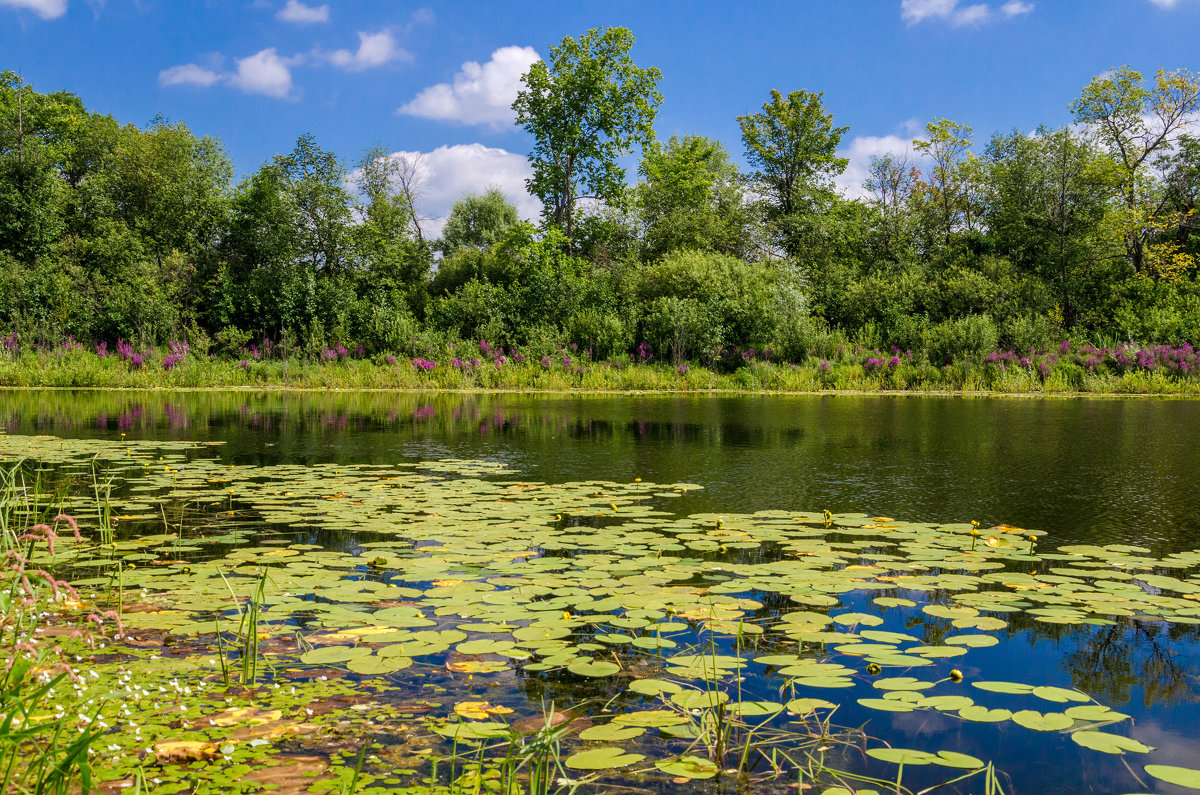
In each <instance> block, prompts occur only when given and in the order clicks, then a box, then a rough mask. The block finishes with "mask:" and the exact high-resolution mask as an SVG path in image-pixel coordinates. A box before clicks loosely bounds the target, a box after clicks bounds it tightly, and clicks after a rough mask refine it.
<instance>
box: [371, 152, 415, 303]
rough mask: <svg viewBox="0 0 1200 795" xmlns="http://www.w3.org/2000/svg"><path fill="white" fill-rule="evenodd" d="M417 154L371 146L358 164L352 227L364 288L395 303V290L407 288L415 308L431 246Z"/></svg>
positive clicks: (385, 300) (375, 296)
mask: <svg viewBox="0 0 1200 795" xmlns="http://www.w3.org/2000/svg"><path fill="white" fill-rule="evenodd" d="M422 174H423V169H422V167H421V161H420V159H419V156H416V157H412V156H409V155H407V154H405V153H390V152H388V151H387V149H386V148H384V147H382V146H375V147H372V148H370V149H368V150H367V152H366V153H365V154H364V155H363V157H362V160H360V161H359V165H358V168H357V169H356V170H355V172H354V175H355V180H354V183H355V185H356V186H357V188H358V194H359V195H358V202H357V205H356V211H357V214H358V217H359V222H358V223H357V224H355V225H354V227H353V229H352V236H353V238H354V242H355V249H356V251H357V253H358V264H359V271H360V275H363V276H364V277H365V279H366V282H365V284H364V289H363V290H361V291H360V292H365V293H367V294H371V295H372V296H373V297H374V299H375V302H376V303H377V304H395V303H403V301H401V302H397V301H396V299H395V297H394V296H391V295H387V294H388V293H391V292H402V293H404V294H405V296H406V297H405V299H403V300H404V301H407V304H408V306H409V307H411V308H414V309H415V308H419V307H420V306H421V305H422V304H423V303H424V295H425V280H426V277H427V276H428V274H429V264H430V259H431V249H430V246H429V244H428V243H427V242H426V240H425V234H424V230H423V229H422V228H421V221H422V219H421V216H420V214H419V212H418V211H417V200H418V198H419V197H420V195H421V189H422Z"/></svg>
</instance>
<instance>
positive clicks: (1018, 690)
mask: <svg viewBox="0 0 1200 795" xmlns="http://www.w3.org/2000/svg"><path fill="white" fill-rule="evenodd" d="M971 686H972V687H977V688H979V689H980V690H987V691H989V692H991V693H1008V694H1010V695H1019V696H1024V695H1028V694H1030V693H1032V692H1033V685H1025V684H1021V683H1020V682H972V683H971Z"/></svg>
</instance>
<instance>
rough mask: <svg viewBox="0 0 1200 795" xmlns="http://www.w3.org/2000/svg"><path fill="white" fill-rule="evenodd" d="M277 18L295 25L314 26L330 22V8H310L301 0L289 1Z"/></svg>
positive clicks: (326, 6) (280, 10)
mask: <svg viewBox="0 0 1200 795" xmlns="http://www.w3.org/2000/svg"><path fill="white" fill-rule="evenodd" d="M275 18H276V19H279V20H282V21H284V22H291V23H292V24H293V25H312V24H314V23H319V22H328V21H329V6H328V5H319V6H308V5H305V4H304V3H302V2H300V0H287V5H285V6H284V7H283V8H281V9H279V11H278V12H277V13H276V14H275Z"/></svg>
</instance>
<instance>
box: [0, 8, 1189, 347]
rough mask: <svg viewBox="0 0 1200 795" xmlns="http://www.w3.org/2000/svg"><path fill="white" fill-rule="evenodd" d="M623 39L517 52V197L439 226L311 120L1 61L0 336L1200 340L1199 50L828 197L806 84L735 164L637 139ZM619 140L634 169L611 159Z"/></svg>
mask: <svg viewBox="0 0 1200 795" xmlns="http://www.w3.org/2000/svg"><path fill="white" fill-rule="evenodd" d="M632 43H633V39H632V36H631V35H630V34H629V32H628V31H625V30H623V29H620V28H614V29H601V30H594V31H590V32H588V33H587V34H585V35H584V36H581V37H579V38H578V39H572V38H566V39H564V40H563V42H562V43H561V44H560V45H559V46H557V47H553V48H551V58H550V59H548V60H547V61H546V62H544V63H538V64H535V65H534V67H533V68H532V69H531V70H530V72H529V74H527V75H526V76H525V88H524V90H523V91H522V92H521V94H520V96H519V97H518V99H517V102H516V103H515V105H514V109H515V110H516V113H517V119H518V123H520V124H521V125H522V126H523V127H524V128H525V129H526V130H527V131H528V132H529V133H530V134H531V136H532V138H533V140H534V142H535V143H534V147H533V151H532V152H531V154H530V162H531V164H532V166H533V170H534V177H533V178H532V179H531V180H530V183H529V189H530V192H531V193H533V194H534V195H536V196H538V197H539V198H541V199H542V201H543V204H544V207H545V212H544V213H543V216H542V219H541V222H540V224H537V225H535V224H531V223H527V222H521V221H519V219H518V215H517V211H516V209H515V207H514V206H513V205H512V204H511V203H510V202H509V201H508V200H507V199H506V198H505V197H504V196H503V194H501V193H500V192H499V191H498V190H495V189H491V190H488V186H486V185H481V186H480V192H479V193H477V194H472V195H468V196H464V197H463V198H462V199H460V200H459V201H458V202H457V203H455V205H454V207H453V209H452V211H451V212H450V215H449V217H448V218H447V219H446V223H445V225H444V231H443V233H442V235H441V236H440V237H439V238H437V239H434V238H432V237H431V236H430V235H429V224H428V222H427V220H426V219H424V218H422V216H421V213H420V210H419V197H420V192H421V185H420V174H421V172H420V168H419V164H417V163H414V162H412V161H408V160H404V159H401V158H399V157H395V156H391V155H389V154H388V153H387V150H385V149H382V148H376V149H372V150H370V151H368V152H366V153H365V154H364V155H363V156H362V157H361V158H360V159H359V160H358V161H357V162H355V163H353V164H352V165H348V164H347V163H346V162H344V161H343V160H341V159H340V158H339V157H337V156H336V155H334V154H333V153H331V152H328V151H325V150H324V149H322V148H321V147H320V146H319V145H318V143H317V142H316V141H315V140H314V139H313V138H312V137H311V136H308V135H306V136H302V137H301V138H300V139H299V140H298V141H297V143H296V146H295V148H294V149H293V150H292V151H291V152H290V153H287V154H284V155H280V156H277V157H275V158H273V159H272V160H270V161H269V162H267V163H265V164H263V165H262V166H261V167H260V168H259V169H258V170H257V171H255V172H254V173H253V174H251V175H249V176H248V177H245V178H244V179H241V180H237V181H235V180H234V177H233V175H234V169H233V166H232V164H231V163H230V160H229V158H228V156H227V155H226V153H225V152H224V150H223V149H222V146H221V144H220V142H219V141H217V140H216V139H214V138H211V137H207V136H203V137H198V136H196V135H194V134H193V133H192V132H191V131H190V130H189V129H188V127H187V126H186V125H185V124H183V123H181V122H174V121H170V120H167V119H161V118H157V119H154V120H153V121H151V123H150V124H149V125H148V126H146V127H145V128H138V127H135V126H133V125H128V124H126V125H122V124H119V123H118V122H117V121H116V120H114V119H113V118H111V117H110V116H106V115H103V114H99V113H95V112H92V111H89V110H87V108H86V107H85V106H84V104H83V103H82V101H81V100H80V99H79V98H77V97H75V96H73V95H72V94H69V93H66V92H54V93H39V92H38V91H36V90H34V88H33V87H31V86H29V85H25V84H23V83H22V81H21V80H20V78H19V77H18V76H17V75H16V74H14V73H13V72H11V71H8V72H3V73H2V74H0V329H3V331H2V335H5V336H6V340H5V341H4V345H3V347H7V348H8V349H10V350H16V349H27V348H30V347H33V346H46V347H55V346H60V345H62V344H63V343H64V342H67V341H68V340H74V341H76V342H79V343H84V344H86V345H89V346H91V345H96V344H99V343H106V344H107V345H109V346H114V347H115V345H116V343H117V341H118V340H122V341H124V343H126V344H132V345H134V346H135V347H138V346H151V345H158V346H163V345H166V344H168V343H170V342H175V343H179V344H182V343H183V342H184V341H185V340H186V341H187V342H188V343H189V344H190V350H192V351H201V352H208V351H210V350H211V351H212V352H214V353H216V352H227V353H229V354H231V355H235V356H239V358H240V355H241V354H240V352H242V351H245V350H248V349H249V346H250V345H252V344H253V345H255V346H257V347H255V348H254V350H255V351H261V350H262V348H263V340H267V341H269V346H268V349H269V350H271V351H276V352H278V353H280V354H283V355H303V356H310V357H313V358H314V359H316V358H319V357H320V356H321V355H322V353H327V352H328V351H330V350H340V351H348V352H354V351H359V352H360V353H362V354H364V355H370V354H377V355H379V356H384V355H387V354H400V355H416V354H419V353H421V352H424V351H428V350H432V349H437V350H446V349H447V348H446V346H447V345H448V344H450V343H452V342H454V341H458V340H462V341H472V343H473V344H477V343H478V341H479V340H486V341H488V343H489V344H490V345H491V346H494V347H502V348H507V349H509V350H512V349H517V350H520V351H522V352H524V353H525V354H526V355H528V356H531V357H540V356H543V355H548V354H549V353H550V352H551V351H558V350H559V349H560V348H561V349H562V350H570V349H572V348H573V350H575V351H578V352H579V353H578V354H576V355H579V356H589V357H590V358H591V359H592V360H594V361H604V360H617V359H620V360H622V361H630V360H632V361H639V360H640V361H651V360H653V361H670V362H672V363H674V364H681V363H682V362H685V361H690V362H693V363H702V364H705V365H708V366H710V367H718V368H719V367H723V366H724V367H736V366H739V365H740V364H741V363H743V362H744V361H746V360H747V359H748V358H753V357H755V356H758V357H762V356H764V355H766V356H769V357H771V358H774V359H777V360H781V361H796V362H799V361H804V360H806V359H809V358H815V359H830V358H835V357H837V356H838V355H839V352H844V351H846V350H849V349H853V348H856V347H857V348H865V349H878V350H888V349H891V348H895V349H896V352H897V353H900V352H907V356H908V357H910V358H911V357H916V358H918V359H921V360H923V361H926V362H928V363H931V364H934V365H941V364H944V363H948V362H950V361H954V360H956V359H975V360H982V359H983V357H985V356H986V355H987V354H990V353H994V352H997V351H1005V350H1015V351H1017V352H1018V353H1019V354H1021V355H1025V354H1026V353H1027V352H1028V350H1029V349H1030V348H1031V347H1032V348H1035V349H1039V350H1043V351H1045V350H1049V349H1051V348H1054V347H1057V345H1058V343H1059V342H1061V341H1062V340H1063V339H1071V340H1075V341H1085V340H1086V341H1090V342H1093V343H1096V344H1098V345H1101V346H1103V345H1114V344H1118V343H1124V342H1137V343H1175V344H1181V343H1200V284H1198V283H1197V278H1196V277H1197V265H1198V263H1200V234H1198V233H1197V227H1198V226H1200V216H1197V213H1196V207H1197V199H1198V198H1200V138H1197V137H1193V136H1191V135H1189V134H1188V131H1187V127H1186V124H1187V122H1188V121H1189V119H1192V118H1194V117H1195V114H1196V113H1197V111H1200V79H1198V78H1197V77H1196V76H1195V75H1192V74H1190V73H1186V72H1182V71H1181V72H1174V73H1167V72H1160V73H1159V74H1157V75H1156V76H1154V77H1152V78H1150V79H1149V80H1146V79H1143V76H1142V75H1140V74H1138V73H1137V72H1135V71H1133V70H1131V69H1128V68H1122V69H1116V70H1113V71H1112V72H1110V73H1107V74H1105V75H1102V76H1098V77H1096V78H1095V79H1093V80H1092V82H1091V83H1090V84H1089V85H1088V86H1086V87H1085V88H1084V89H1083V91H1082V93H1081V95H1080V97H1078V98H1077V99H1076V100H1075V102H1074V103H1073V104H1072V110H1073V113H1074V116H1075V122H1076V123H1075V124H1074V125H1073V126H1071V127H1066V128H1060V129H1048V128H1043V129H1039V130H1038V131H1036V132H1034V133H1031V134H1027V133H1023V132H1017V131H1014V132H1001V133H996V134H994V135H993V136H992V137H991V138H990V140H987V141H976V140H975V138H974V135H973V131H972V129H971V128H970V127H968V126H966V125H963V124H960V123H956V122H953V121H950V120H946V119H940V120H936V121H933V122H931V123H930V124H929V125H928V126H927V128H926V133H925V135H923V136H922V137H921V138H920V139H918V140H916V141H914V142H913V154H912V156H910V157H901V156H883V157H878V158H875V159H874V160H873V162H872V163H871V166H870V176H869V178H868V179H867V181H866V184H865V185H864V188H865V191H864V194H865V195H864V197H863V198H847V196H846V195H844V194H843V193H842V192H839V191H838V190H837V189H835V180H836V179H837V178H838V177H839V176H840V175H841V174H842V173H843V172H844V170H845V168H846V166H847V162H846V160H845V159H842V158H840V157H839V156H838V151H839V149H840V148H841V142H842V139H843V137H844V136H845V134H846V133H847V128H845V127H837V126H836V125H835V124H834V121H833V116H832V114H831V113H830V112H829V111H827V110H826V108H825V105H824V98H823V96H822V95H821V94H819V93H812V92H807V91H794V92H791V93H790V94H786V95H785V94H782V93H780V92H777V91H776V92H771V95H770V97H769V99H768V100H767V102H766V103H764V104H763V105H762V109H761V110H760V111H758V112H755V113H750V114H747V115H746V116H742V117H739V119H738V121H739V124H740V126H741V131H742V141H741V144H742V146H743V147H744V151H745V161H746V162H747V163H748V164H749V169H748V170H746V171H743V170H741V169H739V167H738V166H737V164H735V163H734V162H733V160H732V159H731V157H730V154H729V151H728V149H727V148H726V147H725V145H724V144H722V143H721V142H720V141H716V140H713V139H710V138H706V137H704V136H699V135H684V136H672V137H671V138H670V139H669V140H667V141H660V140H658V139H656V137H655V135H654V129H653V120H654V115H655V110H656V108H657V106H658V104H659V103H660V102H661V96H660V95H659V94H658V91H657V84H658V80H659V77H660V76H659V73H658V71H657V70H655V69H642V68H639V67H637V66H636V65H635V64H634V63H633V61H632V60H631V59H630V56H629V52H630V48H631V47H632ZM598 74H599V75H601V76H602V77H601V78H599V79H597V77H596V75H598ZM638 149H640V151H641V153H642V157H641V162H640V166H639V169H638V174H637V178H636V180H635V184H634V185H633V186H632V187H630V186H629V185H628V183H629V181H630V180H629V179H627V176H626V174H625V173H624V172H623V171H622V169H620V168H619V167H618V166H617V161H618V158H619V157H620V156H621V155H622V154H623V153H625V152H628V151H634V150H638ZM764 352H769V353H764ZM747 354H749V356H747ZM888 355H889V356H891V355H892V354H891V353H889V354H888Z"/></svg>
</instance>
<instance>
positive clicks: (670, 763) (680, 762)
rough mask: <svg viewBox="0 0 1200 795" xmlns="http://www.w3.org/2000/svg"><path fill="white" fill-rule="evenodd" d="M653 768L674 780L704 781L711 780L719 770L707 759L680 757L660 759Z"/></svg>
mask: <svg viewBox="0 0 1200 795" xmlns="http://www.w3.org/2000/svg"><path fill="white" fill-rule="evenodd" d="M654 766H655V767H657V768H658V769H659V770H661V771H662V772H663V773H666V774H667V775H669V776H674V777H676V778H692V779H705V778H712V777H713V776H715V775H717V773H719V772H721V769H720V768H719V767H717V766H716V765H715V764H713V763H712V762H710V761H708V760H707V759H702V758H701V757H698V756H681V757H679V758H678V759H660V760H659V761H657V762H655V763H654Z"/></svg>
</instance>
